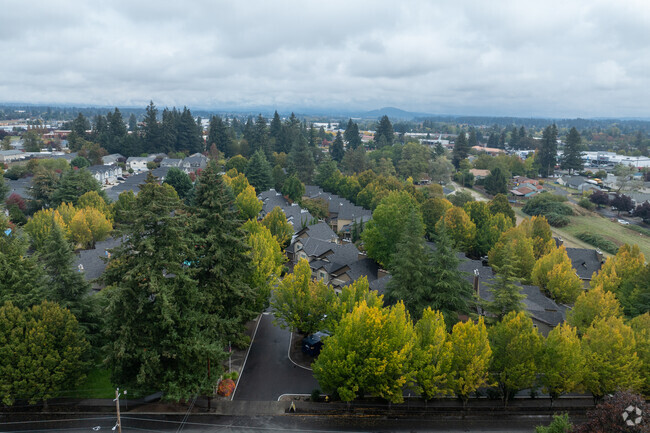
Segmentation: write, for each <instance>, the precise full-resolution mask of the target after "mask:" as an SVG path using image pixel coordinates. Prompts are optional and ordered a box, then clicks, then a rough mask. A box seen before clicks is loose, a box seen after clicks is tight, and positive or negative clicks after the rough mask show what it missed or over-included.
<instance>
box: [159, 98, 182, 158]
mask: <svg viewBox="0 0 650 433" xmlns="http://www.w3.org/2000/svg"><path fill="white" fill-rule="evenodd" d="M178 121H179V114H178V111H176V109H175V108H174V109H173V110H169V109H167V108H165V109H164V110H163V112H162V122H161V124H160V143H159V144H158V150H159V151H162V152H165V153H171V152H175V151H176V142H177V141H178V137H177V136H178Z"/></svg>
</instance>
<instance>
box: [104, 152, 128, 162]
mask: <svg viewBox="0 0 650 433" xmlns="http://www.w3.org/2000/svg"><path fill="white" fill-rule="evenodd" d="M120 159H125V158H124V155H122V154H121V153H111V154H110V155H106V156H102V162H103V163H104V164H114V163H116V162H118V161H119V160H120Z"/></svg>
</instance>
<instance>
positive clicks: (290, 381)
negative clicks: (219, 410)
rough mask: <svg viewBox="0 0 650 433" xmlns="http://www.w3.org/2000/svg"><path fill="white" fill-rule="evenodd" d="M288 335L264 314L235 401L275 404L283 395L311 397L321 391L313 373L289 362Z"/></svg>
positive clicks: (270, 317)
mask: <svg viewBox="0 0 650 433" xmlns="http://www.w3.org/2000/svg"><path fill="white" fill-rule="evenodd" d="M290 335H291V334H290V333H289V331H285V330H283V329H280V328H278V327H277V326H275V325H273V315H271V314H263V315H262V318H261V319H260V324H259V327H258V328H257V334H256V335H255V339H254V340H253V342H252V343H251V348H250V352H249V354H248V359H247V360H246V365H245V366H244V371H242V375H241V377H240V379H239V384H238V385H237V390H236V391H235V396H234V398H233V400H245V401H251V400H257V401H276V400H277V399H278V397H280V396H281V395H282V394H310V393H311V392H312V391H313V390H314V389H316V388H318V382H317V381H316V379H314V376H313V374H312V372H311V371H309V370H305V369H303V368H300V367H297V366H296V365H294V364H293V363H292V362H291V361H290V360H289V358H288V356H287V353H288V350H289V344H290V343H289V339H290Z"/></svg>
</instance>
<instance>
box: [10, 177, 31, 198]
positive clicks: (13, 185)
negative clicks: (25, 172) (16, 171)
mask: <svg viewBox="0 0 650 433" xmlns="http://www.w3.org/2000/svg"><path fill="white" fill-rule="evenodd" d="M4 181H5V185H7V186H8V187H9V192H8V193H7V197H9V196H10V195H11V194H18V195H19V196H21V197H22V198H28V199H31V198H32V196H31V195H30V194H29V192H30V191H31V189H32V178H31V177H25V178H22V179H16V180H11V179H7V178H5V179H4Z"/></svg>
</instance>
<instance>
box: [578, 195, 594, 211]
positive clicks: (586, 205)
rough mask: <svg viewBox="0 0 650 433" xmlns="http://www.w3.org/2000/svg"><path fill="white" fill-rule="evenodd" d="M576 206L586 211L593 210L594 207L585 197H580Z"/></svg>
mask: <svg viewBox="0 0 650 433" xmlns="http://www.w3.org/2000/svg"><path fill="white" fill-rule="evenodd" d="M578 204H579V205H580V206H581V207H583V208H585V209H587V210H594V208H595V207H596V205H595V204H593V203H592V202H591V200H589V199H588V198H587V197H582V198H581V199H580V201H579V202H578Z"/></svg>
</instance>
